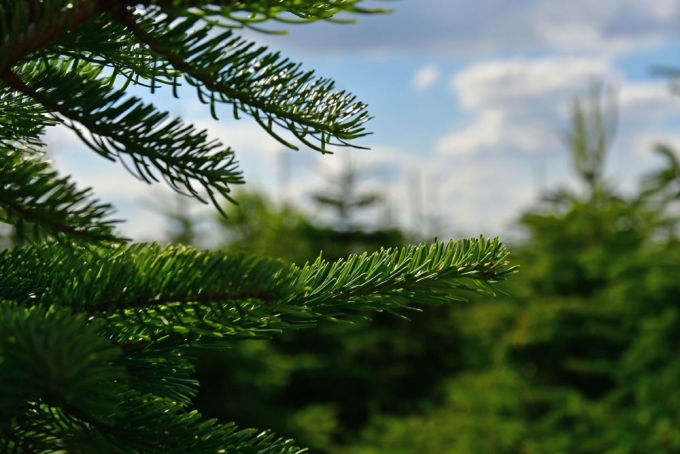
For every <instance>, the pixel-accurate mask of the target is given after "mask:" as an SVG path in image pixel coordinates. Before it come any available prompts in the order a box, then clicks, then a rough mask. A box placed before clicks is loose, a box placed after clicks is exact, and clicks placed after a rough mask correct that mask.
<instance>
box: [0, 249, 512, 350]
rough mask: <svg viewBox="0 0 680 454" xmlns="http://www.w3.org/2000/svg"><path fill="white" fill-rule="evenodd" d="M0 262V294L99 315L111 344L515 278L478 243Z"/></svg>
mask: <svg viewBox="0 0 680 454" xmlns="http://www.w3.org/2000/svg"><path fill="white" fill-rule="evenodd" d="M0 257H1V259H2V260H0V263H4V264H5V266H4V267H2V268H0V289H6V290H4V291H1V290H0V297H2V298H4V299H7V300H12V301H17V302H18V303H21V304H40V305H45V304H59V305H60V306H63V307H69V308H71V309H72V310H73V311H75V312H87V313H88V314H91V315H93V316H95V317H103V318H104V319H106V320H107V321H108V325H107V326H108V328H107V329H109V330H111V333H112V334H111V335H112V336H116V337H117V338H118V339H119V342H124V341H128V340H136V339H146V340H150V341H153V340H154V339H158V338H159V336H163V335H166V334H167V333H168V332H176V333H180V334H189V333H194V334H198V335H201V336H207V337H216V338H225V337H230V336H244V335H245V336H248V335H258V334H267V333H271V332H278V331H281V330H287V329H299V328H304V327H309V326H314V325H315V324H316V323H317V322H318V321H319V320H321V319H324V318H331V317H340V318H342V317H350V316H351V315H352V314H361V313H365V312H366V311H376V310H377V311H380V310H386V311H390V312H394V313H401V312H402V311H403V310H404V309H405V308H409V307H411V306H412V305H413V304H441V303H445V302H449V301H452V300H456V299H460V298H461V297H462V296H463V293H464V292H469V291H473V292H492V289H493V287H492V286H493V284H494V283H495V282H497V281H499V280H502V279H505V278H506V277H507V276H508V275H509V274H511V273H512V272H514V268H510V267H509V266H508V264H507V262H506V258H507V251H506V250H505V248H504V247H503V246H502V245H501V244H500V243H499V242H498V241H497V240H493V241H488V240H484V239H480V240H461V241H458V242H455V243H454V242H451V243H449V244H447V245H444V244H436V245H432V246H412V247H408V248H403V249H400V250H383V251H381V252H378V253H375V254H373V255H371V256H365V255H364V256H352V257H350V258H349V259H347V260H340V261H338V262H334V263H328V262H325V261H323V260H317V261H316V262H315V263H313V264H308V265H305V266H304V267H302V268H297V267H293V268H289V267H287V266H286V265H284V264H283V263H281V262H278V261H276V260H272V259H253V258H246V257H243V256H240V255H234V256H229V255H224V254H222V253H219V252H205V251H196V250H194V249H189V248H182V247H167V248H161V247H159V246H154V245H152V246H144V245H135V246H130V247H119V248H116V249H112V250H102V251H98V252H93V251H91V250H88V251H79V252H78V254H75V255H74V254H73V251H72V250H71V249H67V248H65V247H64V246H60V245H54V244H52V245H46V246H45V247H43V248H42V250H37V249H35V248H34V249H31V250H17V251H14V252H12V253H9V252H8V253H6V254H5V256H0ZM83 261H85V262H87V263H88V264H89V269H88V270H87V271H86V272H83V271H84V270H82V268H81V267H80V266H79V264H80V263H82V262H83ZM17 269H24V270H25V269H36V270H37V269H40V270H41V272H40V274H37V273H36V274H33V275H31V274H30V273H28V274H27V273H25V272H24V273H23V274H19V273H18V272H17V271H16V270H17ZM45 276H49V277H48V278H45ZM95 277H96V278H95ZM461 292H463V293H461Z"/></svg>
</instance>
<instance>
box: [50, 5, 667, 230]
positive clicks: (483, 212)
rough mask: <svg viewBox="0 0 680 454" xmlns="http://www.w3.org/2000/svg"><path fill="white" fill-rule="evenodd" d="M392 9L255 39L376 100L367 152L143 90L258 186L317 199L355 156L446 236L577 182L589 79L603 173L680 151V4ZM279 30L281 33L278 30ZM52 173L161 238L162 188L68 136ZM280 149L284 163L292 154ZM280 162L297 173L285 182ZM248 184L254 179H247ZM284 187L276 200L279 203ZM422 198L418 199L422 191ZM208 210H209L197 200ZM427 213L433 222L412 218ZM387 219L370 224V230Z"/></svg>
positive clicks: (506, 218) (510, 214)
mask: <svg viewBox="0 0 680 454" xmlns="http://www.w3.org/2000/svg"><path fill="white" fill-rule="evenodd" d="M365 5H366V6H370V5H380V6H388V7H390V8H393V9H394V12H393V13H392V14H386V15H375V16H360V17H358V19H359V22H358V23H357V24H354V25H337V24H328V23H317V24H311V25H300V26H292V27H291V26H288V27H289V30H290V33H289V34H288V35H285V36H281V35H262V34H257V33H252V32H250V33H247V36H248V37H249V38H250V39H254V40H257V41H258V42H260V43H262V44H265V45H267V46H269V47H271V48H272V49H275V50H280V51H281V52H282V54H284V55H286V56H288V57H290V58H291V59H293V60H298V61H302V62H304V63H305V66H306V67H307V68H310V69H311V68H313V69H315V70H316V71H317V73H318V74H320V75H323V76H327V77H331V78H333V79H335V80H336V82H337V85H338V87H339V88H341V89H348V90H350V91H352V92H353V93H355V94H356V95H358V96H359V98H361V99H362V100H363V101H365V102H367V103H368V104H369V109H370V111H371V113H372V114H373V115H374V116H375V119H374V120H372V121H371V122H370V123H369V124H368V129H370V130H371V131H373V132H374V134H372V135H371V136H368V137H366V138H365V139H363V140H362V141H361V145H366V146H370V147H371V148H372V150H371V151H362V150H352V151H349V152H347V151H344V150H343V151H340V152H338V153H337V154H336V155H333V156H323V157H322V156H320V155H318V154H317V153H315V152H313V151H310V150H304V149H301V150H300V151H298V152H293V151H286V150H284V149H283V147H281V146H280V145H279V144H278V143H276V142H275V141H273V140H272V139H271V138H269V137H268V136H267V135H266V134H265V133H264V132H262V131H260V130H259V128H258V127H257V125H256V124H255V123H254V122H252V121H249V120H248V119H244V120H240V121H234V120H233V119H231V118H230V117H229V111H228V110H226V109H225V110H224V111H223V115H221V118H222V120H221V121H220V122H215V121H214V120H212V119H210V116H209V113H208V112H207V109H205V108H204V106H202V105H200V104H199V103H198V102H197V101H196V100H195V98H194V96H193V94H192V93H191V92H190V91H186V92H184V93H183V94H182V97H181V99H180V100H174V99H172V98H171V97H170V96H169V93H164V92H160V93H159V94H157V95H156V96H154V97H151V96H150V95H149V94H148V93H144V97H146V98H148V99H149V101H153V102H154V103H156V104H157V105H158V106H159V107H162V108H165V109H169V110H170V111H171V112H173V113H176V114H181V115H182V116H184V117H185V118H186V119H187V120H188V121H191V122H194V123H196V124H199V125H201V126H204V127H206V128H208V130H209V131H210V132H211V133H212V134H213V135H214V136H216V137H218V138H220V139H221V140H222V141H223V142H224V143H225V144H228V145H231V146H232V147H233V148H234V149H235V150H236V153H237V156H238V159H239V161H240V162H241V165H242V168H243V170H244V172H245V177H246V180H247V183H248V184H249V185H250V186H249V187H251V188H259V189H262V190H266V191H268V192H270V193H271V194H272V196H273V197H274V198H275V199H277V200H280V199H281V198H282V197H283V195H285V197H286V198H289V199H292V200H294V201H296V202H297V203H299V204H301V206H305V204H307V205H308V196H309V193H310V191H312V190H314V189H318V188H321V187H324V183H325V179H326V176H327V175H328V174H329V173H331V172H333V171H337V169H339V168H341V167H342V165H343V163H345V162H346V157H345V155H346V154H349V155H350V159H351V160H352V162H353V163H355V165H357V166H358V167H360V168H362V169H364V170H365V174H366V177H365V179H364V183H363V185H364V186H365V187H366V188H370V189H373V190H376V191H379V192H381V193H383V194H384V196H385V197H386V199H387V201H388V204H389V206H390V207H391V209H390V210H389V212H390V213H391V217H392V218H393V219H394V221H395V222H399V223H400V224H401V225H403V226H404V227H406V228H410V229H413V230H418V231H420V232H421V233H424V234H427V235H435V234H437V235H439V236H440V237H446V236H457V235H475V234H478V233H485V234H492V235H501V236H503V235H504V234H509V232H510V231H511V230H512V229H511V226H512V225H513V222H514V221H515V220H516V219H517V217H518V215H519V213H520V212H521V211H522V210H523V209H526V208H527V207H530V206H531V205H532V204H533V203H534V202H535V201H536V199H537V195H538V194H539V193H540V191H541V189H546V188H556V187H557V186H559V185H573V184H574V182H573V179H572V178H571V176H570V171H569V167H568V155H567V152H566V150H565V149H564V147H563V146H562V144H561V142H560V134H561V133H563V132H564V130H565V128H566V127H567V119H568V107H569V103H570V101H571V99H573V97H574V96H575V95H579V94H583V93H585V92H586V91H587V89H588V86H589V84H590V83H592V82H593V81H602V82H605V83H607V84H608V85H610V86H612V87H614V88H615V90H616V92H617V96H618V104H619V116H620V120H619V128H618V135H617V139H616V142H615V144H614V148H613V150H612V153H611V154H610V157H609V162H608V167H607V176H608V177H609V178H610V181H611V182H612V183H613V184H615V185H617V186H618V187H620V188H622V189H623V190H626V189H630V188H632V187H633V186H634V183H635V181H636V179H637V177H638V176H639V175H640V174H641V173H642V172H644V171H645V170H648V169H650V168H652V167H654V166H655V165H658V162H657V161H656V160H655V157H654V156H653V154H652V153H651V147H652V146H653V144H654V143H657V142H664V143H668V144H671V145H677V146H680V97H679V96H676V95H673V94H671V93H670V90H669V81H668V80H667V79H664V78H661V77H658V76H655V75H653V74H652V73H651V68H652V66H654V65H666V66H673V65H676V64H678V66H680V27H679V26H678V25H680V2H677V1H675V0H646V1H644V2H641V1H639V0H599V1H597V2H594V1H592V0H571V1H569V2H558V1H555V0H522V1H517V0H477V1H475V2H470V1H466V0H417V1H416V0H395V1H393V2H375V1H374V2H369V1H366V2H365ZM270 26H271V27H272V28H282V27H283V26H282V25H281V24H276V23H272V24H270ZM48 144H49V145H50V147H51V149H52V151H53V156H54V159H55V162H56V164H57V166H58V167H59V168H60V169H61V170H62V171H64V172H69V173H72V174H73V175H74V176H75V178H76V180H78V181H80V182H81V183H82V184H83V185H87V186H92V187H94V189H95V191H96V193H97V194H98V195H99V196H100V197H101V198H102V199H104V200H107V201H110V202H112V203H114V204H115V205H116V207H117V208H118V217H121V218H124V219H128V222H127V223H125V224H123V225H122V226H121V230H122V231H123V232H124V233H125V234H127V235H130V236H132V237H134V238H136V239H154V238H162V233H163V232H162V231H163V224H162V220H161V218H160V217H159V216H158V214H157V213H156V210H155V209H150V206H156V207H158V206H162V205H163V204H167V203H172V200H173V199H172V197H171V196H170V195H169V191H168V190H167V189H166V188H163V187H161V186H160V185H156V186H153V187H148V186H147V185H144V184H141V183H138V182H136V181H134V179H133V178H132V177H131V176H129V175H127V174H126V173H125V172H124V171H123V170H121V168H120V167H121V166H120V165H111V164H109V163H107V162H104V161H103V160H101V159H99V158H98V157H96V156H95V155H94V154H93V153H89V152H87V151H86V150H84V148H83V147H82V146H81V145H79V144H78V143H77V141H75V140H74V139H73V137H72V136H70V135H69V133H67V132H65V131H60V130H55V131H51V132H50V133H49V134H48ZM284 156H285V157H284ZM282 160H285V162H287V166H288V168H289V172H290V178H289V179H287V180H285V181H284V180H282V178H280V169H281V162H282ZM247 187H248V186H247ZM282 194H283V195H282ZM414 194H415V195H414ZM191 210H194V211H195V212H196V213H197V214H199V215H201V216H208V211H206V210H205V209H202V208H199V207H195V206H192V207H191ZM423 215H426V216H427V217H433V218H436V219H437V220H438V222H437V223H432V222H430V223H428V222H425V223H423V222H416V221H415V220H414V219H415V218H416V217H418V216H423ZM378 216H382V217H383V221H384V216H385V213H384V212H380V213H374V214H370V215H368V217H369V218H367V219H366V222H367V223H369V224H370V223H374V222H376V220H377V219H378Z"/></svg>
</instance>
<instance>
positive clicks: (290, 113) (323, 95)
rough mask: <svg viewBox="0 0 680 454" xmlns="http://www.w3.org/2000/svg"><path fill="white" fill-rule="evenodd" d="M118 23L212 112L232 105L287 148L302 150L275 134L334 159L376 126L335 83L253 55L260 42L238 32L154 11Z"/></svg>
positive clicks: (122, 14) (123, 16) (124, 13)
mask: <svg viewBox="0 0 680 454" xmlns="http://www.w3.org/2000/svg"><path fill="white" fill-rule="evenodd" d="M114 14H115V16H114V17H115V18H116V19H117V20H119V21H120V22H121V23H122V24H124V25H125V26H126V27H128V28H129V29H130V31H131V32H132V33H133V34H134V35H135V36H136V37H137V38H138V39H139V41H140V42H142V43H144V44H146V45H147V46H148V48H149V49H150V50H151V51H152V52H153V53H155V54H157V55H158V56H159V58H161V59H164V60H167V61H168V62H170V63H171V64H172V65H173V66H174V67H175V68H176V69H177V70H179V71H181V72H182V73H184V77H185V78H186V80H187V82H188V83H189V84H191V85H193V86H195V87H197V91H198V96H199V99H200V100H202V101H203V102H205V103H209V104H210V105H211V111H212V112H213V115H215V114H214V104H215V102H221V103H226V104H232V105H233V108H234V112H235V115H237V114H236V112H237V111H241V112H244V113H246V114H248V115H250V116H252V117H253V118H255V120H256V121H257V122H258V123H259V124H260V125H261V126H262V127H263V128H264V129H265V130H266V131H267V132H269V133H270V135H272V137H274V138H275V139H277V140H279V141H280V142H281V143H282V144H284V145H286V146H288V147H291V148H296V147H295V146H294V145H291V144H290V143H289V142H288V141H286V140H285V139H283V138H281V137H280V136H279V135H278V134H277V133H276V132H275V130H274V125H278V126H279V127H282V128H284V129H287V130H289V131H290V132H292V133H293V135H295V137H297V138H298V139H299V140H300V141H301V142H302V143H304V144H305V145H307V146H309V147H310V148H312V149H315V150H318V151H321V152H326V151H327V149H326V146H327V145H328V144H334V145H350V141H352V140H354V139H357V138H359V137H362V136H365V135H366V133H365V132H364V128H363V127H362V124H363V123H365V122H366V121H367V120H368V119H369V115H368V113H367V112H366V105H365V104H363V103H361V102H359V101H357V100H356V98H355V97H354V96H351V95H349V94H347V93H345V92H343V91H339V92H337V91H334V84H333V82H332V81H330V80H328V79H323V78H316V77H314V74H313V72H303V71H302V70H301V69H300V68H301V65H299V64H294V63H291V62H289V61H288V60H286V59H283V60H282V59H280V58H279V55H278V54H265V53H264V52H265V49H264V48H257V49H254V50H252V47H253V45H252V43H247V42H245V41H243V40H242V39H240V38H237V37H234V36H233V35H232V33H231V31H226V32H223V33H221V34H219V35H218V36H214V34H213V33H212V30H213V27H212V26H211V25H204V26H201V27H200V28H196V26H198V25H200V24H199V23H198V19H197V18H194V19H191V18H186V19H182V20H181V22H179V23H177V20H176V18H175V17H167V18H163V17H162V16H161V11H160V10H155V11H154V10H151V11H149V12H147V13H146V15H145V16H144V17H143V18H141V19H138V18H137V17H135V16H134V15H133V14H132V13H130V12H129V11H128V10H126V9H119V10H117V11H116V12H115V13H114Z"/></svg>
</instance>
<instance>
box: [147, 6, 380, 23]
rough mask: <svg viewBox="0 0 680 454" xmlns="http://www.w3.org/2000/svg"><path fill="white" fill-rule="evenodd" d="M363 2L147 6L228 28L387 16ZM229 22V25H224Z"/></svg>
mask: <svg viewBox="0 0 680 454" xmlns="http://www.w3.org/2000/svg"><path fill="white" fill-rule="evenodd" d="M360 2H361V0H331V1H319V0H283V1H282V0H259V1H236V0H222V1H219V0H217V1H215V0H213V1H211V0H183V1H180V2H177V1H174V0H155V1H146V2H144V3H145V4H146V5H147V6H149V5H151V4H154V5H158V6H160V7H162V8H163V9H164V11H166V12H168V13H170V14H171V15H173V16H186V15H192V14H193V15H196V16H200V17H202V18H204V19H209V18H211V17H217V18H218V21H220V22H217V23H220V24H221V25H223V26H225V27H234V26H237V27H238V26H240V27H249V28H254V29H255V30H258V29H257V28H255V27H253V24H257V23H261V22H264V21H267V20H275V21H278V22H283V23H289V24H290V23H295V24H300V23H308V22H314V21H318V20H325V21H329V22H339V23H351V22H354V20H351V19H337V18H335V16H336V15H337V14H338V13H341V12H348V13H361V14H375V13H385V12H388V10H386V9H384V8H361V7H359V6H357V5H358V4H359V3H360ZM225 20H226V22H224V21H225Z"/></svg>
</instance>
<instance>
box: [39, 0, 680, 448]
mask: <svg viewBox="0 0 680 454" xmlns="http://www.w3.org/2000/svg"><path fill="white" fill-rule="evenodd" d="M365 5H366V6H372V5H379V6H387V7H390V8H394V10H395V11H394V12H393V13H392V14H386V15H372V16H361V17H360V21H359V23H358V24H355V25H339V24H328V23H318V24H312V25H299V26H297V25H286V26H285V27H284V26H283V25H281V24H276V23H273V24H266V25H265V26H267V27H269V28H270V29H271V30H280V29H282V28H287V29H289V30H290V33H289V34H288V35H278V34H262V33H256V32H252V31H244V34H246V35H247V36H248V37H249V38H251V39H254V40H256V41H258V42H259V43H261V44H262V45H267V46H269V47H271V48H274V49H280V50H281V51H282V53H283V54H285V55H287V56H289V57H290V58H291V59H293V60H299V61H303V62H304V63H305V66H306V67H307V68H310V69H311V68H314V69H316V70H317V72H318V73H319V74H321V75H324V76H329V77H332V78H333V79H335V80H336V81H337V84H338V87H340V88H342V89H347V90H349V91H351V92H353V93H355V94H357V95H358V96H359V98H361V99H362V100H364V101H366V102H367V103H368V104H369V107H370V110H371V112H372V113H373V115H374V116H375V119H374V120H372V121H371V122H370V123H369V124H368V125H367V127H368V129H369V130H371V131H373V134H372V135H370V136H367V137H366V138H364V139H363V140H362V141H361V145H365V146H367V147H370V148H371V150H337V153H335V154H334V155H328V156H320V155H319V154H317V153H315V152H313V151H310V150H304V149H301V150H300V151H297V152H296V151H290V150H285V149H284V148H283V147H282V146H281V145H280V144H278V143H277V142H276V141H274V140H273V139H271V138H269V137H268V136H267V135H266V134H265V133H264V132H263V131H261V130H260V128H259V127H258V126H257V125H256V124H255V123H254V122H251V121H249V120H248V119H243V120H238V121H237V120H234V119H233V118H231V117H230V113H229V111H228V110H225V111H223V112H219V114H220V116H221V118H222V119H221V120H220V121H215V120H213V119H211V118H210V115H209V112H208V109H207V108H206V106H203V105H201V104H200V103H198V102H197V101H195V100H194V96H193V94H192V93H190V92H189V91H184V92H182V93H181V95H182V96H181V97H180V99H179V100H176V99H173V98H172V97H171V96H170V93H169V91H168V90H166V91H163V90H161V91H160V92H159V93H157V94H156V95H155V96H154V97H153V98H151V97H150V95H149V94H148V93H146V92H144V91H139V92H138V93H139V96H142V97H148V98H149V100H152V99H153V102H154V103H156V104H158V105H160V106H161V107H164V108H166V109H168V110H170V111H171V112H173V113H175V114H179V115H182V116H184V117H185V118H186V119H187V120H188V121H191V122H193V123H196V124H199V125H202V126H204V127H205V128H207V129H208V130H209V131H210V132H211V134H212V135H213V136H214V137H216V138H219V139H221V140H222V141H223V142H224V143H226V144H229V145H231V146H233V148H234V149H235V150H236V153H237V156H238V158H239V161H240V163H241V165H242V168H243V170H244V172H245V178H246V181H247V185H246V188H244V189H247V191H246V190H243V191H240V192H238V193H237V195H236V198H237V199H238V200H239V203H240V204H239V205H238V206H234V205H229V204H225V207H226V209H227V211H228V213H229V217H228V218H227V219H223V218H219V217H218V216H217V215H216V214H215V213H214V210H212V209H211V208H209V207H202V206H199V205H197V204H195V203H193V202H191V201H189V200H187V199H184V198H182V197H178V196H176V195H174V194H172V193H171V192H169V191H168V190H166V189H164V188H163V187H162V185H158V186H153V187H152V188H151V189H150V188H149V187H148V186H147V185H145V184H142V183H139V182H137V181H135V180H134V179H133V177H131V176H130V175H128V174H127V173H125V172H124V171H122V170H121V169H120V168H119V167H120V166H117V165H113V164H111V165H110V164H109V163H107V162H104V161H103V160H101V159H98V158H97V157H96V156H95V155H94V154H93V153H88V152H87V151H86V150H84V149H83V146H82V145H81V144H80V143H79V142H78V141H77V140H76V139H74V137H72V136H71V135H69V133H68V132H66V131H64V130H59V129H54V130H52V131H50V133H49V135H48V138H47V140H48V143H49V146H50V153H51V155H52V157H53V159H54V160H55V162H56V164H57V166H58V167H59V168H60V169H61V170H63V171H64V172H68V173H72V174H73V175H74V177H75V179H76V180H77V181H79V182H80V183H81V184H83V185H87V186H92V187H93V188H94V189H95V192H96V193H97V194H98V196H99V197H100V198H102V199H104V200H106V201H110V202H113V203H114V204H115V205H116V206H117V208H118V209H119V216H120V217H121V218H124V219H127V222H126V223H124V224H122V225H121V226H120V230H121V231H122V232H123V233H124V234H125V235H127V236H130V237H132V238H135V239H138V240H158V241H172V242H178V243H184V244H190V245H196V246H199V247H207V246H210V247H220V248H223V249H225V250H228V251H239V252H246V253H257V254H266V255H272V256H276V257H279V258H281V259H282V260H286V261H291V262H296V263H301V262H304V261H306V260H312V259H313V258H314V257H316V256H317V255H318V254H319V252H320V251H322V250H323V253H324V256H325V257H326V258H331V259H333V258H338V257H343V256H346V255H347V254H349V253H352V252H360V251H364V250H368V251H371V250H375V249H378V248H380V247H383V246H398V245H403V244H407V243H413V242H419V241H427V240H431V239H432V238H433V237H435V236H437V237H439V238H440V239H448V238H455V237H458V236H467V235H477V234H482V233H483V234H487V235H499V236H500V237H501V238H502V239H503V240H505V241H506V242H507V243H508V244H509V246H510V249H511V251H512V252H513V256H512V261H513V262H514V263H518V264H520V265H521V268H520V272H519V274H517V275H516V276H515V277H513V279H511V280H510V281H509V282H508V283H507V284H505V285H504V287H503V289H504V292H505V294H500V295H499V296H498V297H497V298H495V299H488V298H479V297H477V298H473V299H471V301H469V302H468V303H465V304H455V305H451V306H447V307H428V308H425V311H424V312H416V311H414V312H413V314H412V315H411V317H410V318H411V320H410V321H405V320H401V319H398V318H395V317H393V316H388V315H382V314H380V315H378V316H377V317H374V318H373V320H370V321H362V322H357V323H355V324H354V325H349V324H334V323H328V324H325V325H323V326H322V327H321V328H320V329H318V330H312V331H308V332H300V333H293V334H287V335H285V336H280V337H277V338H274V339H271V340H252V341H247V342H242V343H238V344H235V345H234V348H233V349H231V350H229V351H227V352H209V353H206V354H205V355H204V357H203V358H202V359H201V361H200V363H199V365H198V369H197V376H198V378H199V379H200V380H201V393H200V395H199V397H198V398H197V400H196V402H195V405H196V407H197V408H199V409H200V410H201V411H203V412H204V413H205V414H206V415H208V416H210V417H216V418H219V419H222V420H225V421H229V420H237V421H239V422H241V423H242V424H245V425H252V426H260V427H271V428H274V429H275V430H276V431H277V432H279V433H281V434H283V435H285V436H292V437H295V438H297V439H298V440H299V441H300V442H301V443H302V444H305V445H308V446H310V447H311V448H312V452H322V453H323V452H328V453H350V452H351V453H366V454H368V453H386V452H389V453H416V452H418V453H495V452H498V453H604V452H611V453H675V452H680V413H679V412H678V409H679V408H680V359H679V358H680V356H678V345H679V342H680V311H679V309H678V306H679V304H680V283H679V282H680V279H678V276H680V243H679V242H678V229H677V223H678V222H677V215H678V213H679V211H678V199H679V197H680V176H679V175H680V166H679V165H678V160H677V156H678V154H677V152H676V151H675V149H676V147H678V148H680V97H678V96H677V95H675V94H674V92H673V86H674V82H675V81H674V77H673V74H674V72H673V71H674V69H673V68H674V67H675V66H676V65H677V66H678V67H680V27H679V25H680V2H677V1H673V0H647V1H645V2H641V1H638V0H600V1H598V2H593V1H590V0H572V1H570V2H556V1H554V0H523V1H521V2H518V1H512V0H479V1H476V2H469V1H464V0H420V1H415V0H401V1H393V2H365Z"/></svg>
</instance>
